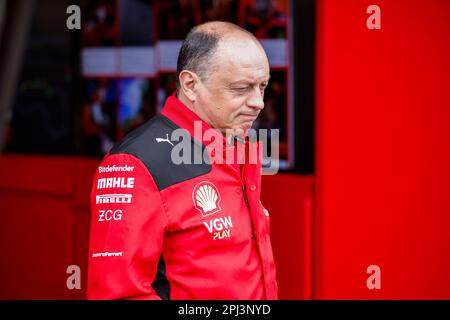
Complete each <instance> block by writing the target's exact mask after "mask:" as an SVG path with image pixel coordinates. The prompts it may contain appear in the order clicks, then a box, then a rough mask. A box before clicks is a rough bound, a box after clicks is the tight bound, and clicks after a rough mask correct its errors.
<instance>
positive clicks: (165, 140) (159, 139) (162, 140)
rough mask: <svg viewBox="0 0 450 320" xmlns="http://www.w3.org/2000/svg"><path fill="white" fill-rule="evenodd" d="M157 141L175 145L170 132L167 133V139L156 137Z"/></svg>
mask: <svg viewBox="0 0 450 320" xmlns="http://www.w3.org/2000/svg"><path fill="white" fill-rule="evenodd" d="M156 142H167V143H169V144H170V145H172V147H174V144H173V143H172V141H170V140H169V134H168V133H166V138H165V139H163V138H156Z"/></svg>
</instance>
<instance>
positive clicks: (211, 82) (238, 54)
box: [195, 36, 270, 133]
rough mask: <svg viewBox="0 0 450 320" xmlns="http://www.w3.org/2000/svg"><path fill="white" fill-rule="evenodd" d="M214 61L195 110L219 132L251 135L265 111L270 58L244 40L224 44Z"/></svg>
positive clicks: (199, 85)
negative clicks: (228, 130)
mask: <svg viewBox="0 0 450 320" xmlns="http://www.w3.org/2000/svg"><path fill="white" fill-rule="evenodd" d="M212 60H213V61H212V62H211V69H210V70H211V71H210V72H209V75H208V79H207V80H206V81H204V82H202V81H200V83H199V84H198V86H197V90H196V93H197V95H196V103H195V108H196V109H199V111H201V112H202V113H203V114H205V115H206V116H207V120H208V121H209V122H210V124H211V125H212V126H213V127H215V128H217V129H220V130H222V131H225V130H227V129H232V130H233V131H234V133H247V131H248V129H250V128H251V126H252V124H253V121H255V120H256V118H257V117H258V115H259V113H260V112H261V110H262V109H263V108H264V90H265V88H266V87H267V83H268V81H269V77H270V76H269V62H268V61H267V57H266V54H265V52H264V50H263V49H262V48H261V47H260V46H258V44H256V43H255V42H253V41H252V40H251V39H249V38H247V37H244V36H243V37H242V39H229V40H224V41H221V42H220V44H219V47H218V50H217V52H216V54H215V56H214V57H213V59H212Z"/></svg>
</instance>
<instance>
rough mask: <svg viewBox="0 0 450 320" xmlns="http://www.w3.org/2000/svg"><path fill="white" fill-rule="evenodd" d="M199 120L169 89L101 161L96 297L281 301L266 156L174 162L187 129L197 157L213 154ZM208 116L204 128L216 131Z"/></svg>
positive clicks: (94, 234)
mask: <svg viewBox="0 0 450 320" xmlns="http://www.w3.org/2000/svg"><path fill="white" fill-rule="evenodd" d="M194 121H201V120H200V118H199V117H198V116H197V115H195V114H194V113H193V112H192V111H191V110H189V109H188V108H187V107H186V106H185V105H184V104H183V103H181V102H180V101H179V100H178V99H177V98H176V97H175V96H172V97H169V98H168V100H167V101H166V104H165V106H164V109H163V110H162V112H161V114H158V115H157V116H155V117H154V118H152V119H151V120H150V121H149V122H147V123H146V124H144V125H143V126H141V127H140V128H138V129H137V130H135V131H133V132H132V133H130V134H129V135H128V136H127V137H125V139H124V140H123V141H122V142H121V143H120V144H118V145H117V146H115V147H114V148H113V149H112V150H111V151H110V153H109V154H108V155H107V156H106V157H105V158H104V159H103V161H102V163H101V164H100V166H99V167H98V169H97V171H96V174H95V177H94V182H93V186H92V193H91V209H92V222H91V235H90V248H89V270H88V299H277V283H276V280H275V265H274V260H273V255H272V247H271V243H270V238H269V214H268V212H267V210H265V209H264V207H263V206H262V204H261V202H260V186H261V162H260V161H258V164H249V163H246V164H244V165H242V166H241V165H240V164H236V163H233V164H217V163H212V164H208V163H206V162H205V161H203V162H202V163H199V164H196V163H194V164H188V163H181V164H176V163H174V162H173V161H172V160H171V159H172V158H171V152H172V149H173V148H175V147H176V146H177V142H176V141H171V140H170V137H172V132H173V131H174V130H175V129H180V128H183V129H184V130H185V132H186V133H187V136H188V138H189V143H188V145H189V146H191V147H192V154H193V155H194V156H195V154H196V155H199V154H200V155H201V154H203V153H204V152H205V150H206V151H207V154H208V156H213V155H212V154H211V152H212V151H211V148H209V147H208V144H207V143H205V142H201V141H198V139H196V138H194V136H195V134H194V131H195V129H194ZM198 123H199V122H197V124H198ZM200 123H201V134H203V133H204V132H205V130H207V129H210V126H209V125H208V124H206V123H205V122H200ZM195 137H196V136H195ZM219 139H223V141H219V142H220V143H222V144H223V149H224V152H227V149H228V148H230V147H229V146H228V144H227V143H226V141H225V140H226V139H225V138H224V137H223V136H222V135H220V137H219ZM180 141H181V140H180ZM246 144H247V148H248V144H249V142H248V141H247V142H246ZM190 157H192V156H190Z"/></svg>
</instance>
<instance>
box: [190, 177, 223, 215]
mask: <svg viewBox="0 0 450 320" xmlns="http://www.w3.org/2000/svg"><path fill="white" fill-rule="evenodd" d="M192 201H193V202H194V206H195V209H197V210H198V211H200V213H201V214H202V216H203V217H207V216H210V215H212V214H214V213H216V212H219V211H220V210H222V209H221V208H220V194H219V191H218V190H217V187H216V186H215V185H214V184H213V183H212V182H209V181H202V182H200V183H199V184H197V185H196V186H195V188H194V190H193V191H192Z"/></svg>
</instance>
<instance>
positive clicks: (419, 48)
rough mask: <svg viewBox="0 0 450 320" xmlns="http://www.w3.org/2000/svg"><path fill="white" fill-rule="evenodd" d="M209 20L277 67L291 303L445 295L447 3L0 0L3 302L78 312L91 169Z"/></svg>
mask: <svg viewBox="0 0 450 320" xmlns="http://www.w3.org/2000/svg"><path fill="white" fill-rule="evenodd" d="M71 5H76V6H78V7H79V8H80V12H81V17H80V18H81V25H80V28H79V29H77V28H75V29H69V28H68V26H67V20H68V19H69V18H70V17H71V16H72V14H73V12H67V8H68V7H69V6H71ZM373 5H376V7H375V9H374V7H373ZM211 20H225V21H230V22H233V23H236V24H238V25H240V26H241V27H243V28H246V29H247V30H249V31H251V32H252V33H253V34H254V35H255V36H256V37H257V38H258V39H259V40H260V41H261V43H262V45H263V46H264V49H265V50H266V53H267V55H268V57H269V62H270V65H271V80H270V83H269V87H268V89H267V92H266V97H265V109H264V110H263V112H262V113H261V115H260V117H259V118H258V120H257V122H255V124H254V127H255V128H256V129H258V128H267V129H278V130H280V160H281V161H280V166H281V170H280V172H279V173H278V174H277V175H274V176H264V177H263V190H262V202H263V203H264V205H265V207H267V209H268V210H269V211H270V213H271V236H272V244H273V249H274V256H275V262H276V265H277V276H278V283H279V289H280V292H279V293H280V298H281V299H417V298H418V299H450V275H449V274H448V272H447V271H448V270H449V269H450V201H449V200H448V199H450V186H449V182H448V181H450V169H449V164H450V126H449V123H450V97H449V95H448V91H449V88H450V62H449V61H450V60H449V58H450V25H449V23H448V21H450V2H448V1H447V0H408V1H407V0H397V1H388V0H373V1H372V0H298V1H295V0H166V1H157V0H79V1H69V0H67V1H65V0H14V1H12V0H0V92H1V94H0V150H1V153H0V299H85V297H86V281H87V255H88V243H89V224H90V210H89V194H90V189H91V183H92V178H93V174H94V171H95V169H96V167H97V165H98V164H99V162H100V160H101V158H102V157H103V156H104V155H105V154H106V153H107V152H108V150H109V149H110V148H111V147H112V146H113V145H114V143H116V142H117V141H119V140H120V139H122V138H123V137H124V136H125V135H126V134H127V133H128V132H130V131H131V130H133V129H134V128H136V127H138V126H140V125H141V124H143V123H144V122H146V121H147V120H148V119H150V118H151V117H152V116H154V115H155V114H156V113H158V112H159V111H160V110H161V108H162V106H163V104H164V101H165V99H166V98H167V97H168V96H169V95H171V94H172V93H173V92H174V91H175V71H176V59H177V55H178V51H179V48H180V46H181V41H182V39H183V38H184V37H185V36H186V35H187V33H188V31H189V30H190V29H191V28H192V27H193V26H195V25H197V24H200V23H203V22H206V21H211ZM374 26H376V27H374ZM74 266H75V269H76V270H78V272H77V275H79V276H80V283H78V284H77V285H75V286H73V285H72V286H71V285H68V282H70V283H72V284H73V282H72V280H73V277H72V278H71V276H73V274H74V271H73V270H75V269H74ZM373 270H376V271H375V272H374V271H373ZM374 279H375V280H376V281H375V280H374Z"/></svg>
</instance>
